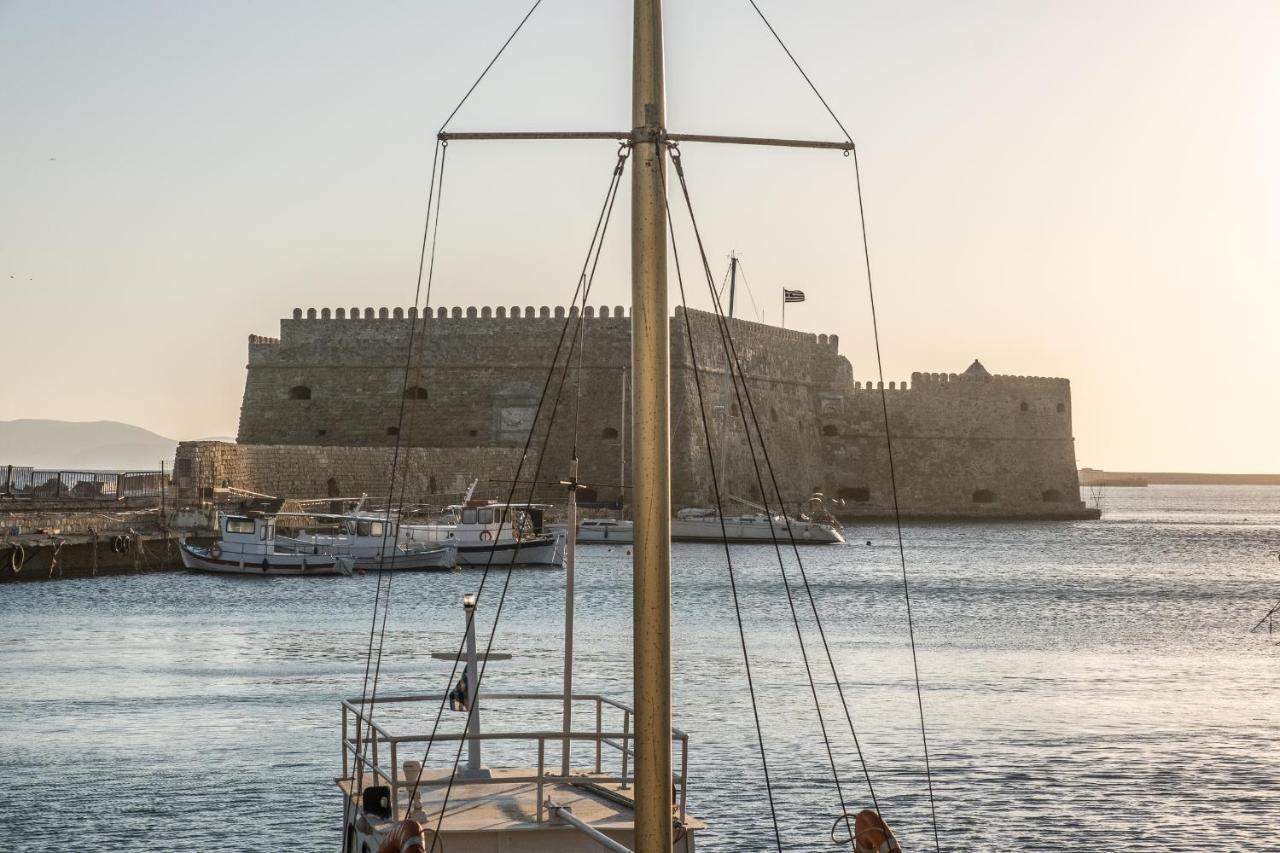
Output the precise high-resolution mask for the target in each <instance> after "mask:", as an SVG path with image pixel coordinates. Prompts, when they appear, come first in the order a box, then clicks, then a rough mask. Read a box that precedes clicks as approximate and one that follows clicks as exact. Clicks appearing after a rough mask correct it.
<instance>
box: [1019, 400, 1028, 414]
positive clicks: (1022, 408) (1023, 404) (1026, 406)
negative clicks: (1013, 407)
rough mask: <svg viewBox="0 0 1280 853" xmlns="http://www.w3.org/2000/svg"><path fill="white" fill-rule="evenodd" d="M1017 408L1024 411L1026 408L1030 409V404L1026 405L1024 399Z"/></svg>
mask: <svg viewBox="0 0 1280 853" xmlns="http://www.w3.org/2000/svg"><path fill="white" fill-rule="evenodd" d="M1018 408H1019V409H1021V410H1022V411H1024V412H1025V411H1026V410H1027V409H1030V408H1031V407H1030V406H1028V405H1027V404H1026V401H1025V400H1024V401H1023V403H1022V405H1021V406H1019V407H1018Z"/></svg>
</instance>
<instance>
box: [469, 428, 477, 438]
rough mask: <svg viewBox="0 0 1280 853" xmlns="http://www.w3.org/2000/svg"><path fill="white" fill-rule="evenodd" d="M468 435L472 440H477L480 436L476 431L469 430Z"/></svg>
mask: <svg viewBox="0 0 1280 853" xmlns="http://www.w3.org/2000/svg"><path fill="white" fill-rule="evenodd" d="M467 435H469V436H471V437H472V438H475V437H476V436H477V435H479V433H478V432H476V430H473V429H469V430H467Z"/></svg>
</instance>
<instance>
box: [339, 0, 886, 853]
mask: <svg viewBox="0 0 1280 853" xmlns="http://www.w3.org/2000/svg"><path fill="white" fill-rule="evenodd" d="M535 8H536V6H535ZM633 13H634V30H633V54H632V110H631V117H632V129H631V130H629V131H622V132H601V133H475V134H469V133H454V132H449V133H445V132H444V131H443V129H442V131H441V133H440V134H439V138H440V139H441V140H444V141H446V142H453V141H461V140H467V139H486V140H497V139H524V140H528V139H584V138H585V139H591V138H595V139H602V140H606V139H610V140H619V141H620V142H621V144H622V146H623V147H624V148H627V149H629V154H630V158H631V164H630V165H631V293H632V315H631V320H632V322H631V341H632V344H631V346H632V349H631V368H630V373H631V378H632V417H631V439H632V448H633V451H632V458H631V466H632V467H631V471H632V476H631V478H630V482H631V483H632V488H633V507H634V519H633V521H632V533H633V536H632V538H633V546H632V560H633V607H634V618H633V631H634V635H633V695H634V703H633V704H626V703H623V702H620V701H616V700H613V699H610V698H608V697H605V696H603V695H599V694H593V693H578V692H575V691H574V689H573V611H574V607H573V583H574V574H573V572H574V557H575V549H574V542H575V539H576V537H575V536H569V537H568V542H567V553H566V587H565V599H566V606H565V667H564V683H563V686H562V690H561V692H559V693H555V692H545V693H516V692H501V691H491V690H488V689H482V683H483V679H484V669H485V668H486V667H487V666H488V665H489V664H491V663H495V664H498V665H500V662H501V661H502V660H503V659H505V658H506V657H507V656H505V655H499V654H496V653H493V652H492V651H488V650H486V651H484V652H481V651H479V650H478V648H477V645H478V644H477V641H476V613H477V611H478V609H479V606H480V605H479V601H478V599H477V596H475V595H471V594H468V595H467V596H465V597H464V600H463V612H464V616H465V623H464V624H465V630H464V637H465V639H464V642H463V643H462V645H461V647H460V649H459V651H458V653H457V654H452V653H449V652H442V653H439V654H438V655H437V657H440V658H443V659H446V660H449V659H452V660H454V661H455V666H457V665H462V675H461V677H460V678H459V680H458V682H457V684H456V685H455V686H454V688H453V690H452V691H450V692H449V693H448V694H447V695H446V694H436V695H411V696H394V697H386V696H382V697H377V696H375V697H373V698H369V697H367V696H361V697H355V698H352V699H348V700H346V701H344V702H342V706H341V707H342V720H341V726H342V773H341V776H339V777H338V778H337V780H336V781H337V784H338V787H339V789H340V791H341V793H342V797H343V803H344V812H343V833H344V836H343V849H344V851H350V852H351V853H356V852H357V851H359V853H365V851H368V852H369V853H373V851H377V853H408V851H411V850H430V851H437V850H440V851H448V853H472V852H473V851H474V852H475V853H479V851H493V850H504V851H513V853H542V851H547V853H550V852H551V851H561V852H562V853H578V851H581V853H587V851H598V850H601V849H605V850H611V851H620V853H632V851H635V852H636V853H671V851H673V850H680V851H693V850H694V849H695V844H696V838H697V834H698V833H699V832H700V831H702V830H703V829H704V825H703V824H702V822H700V821H699V820H697V819H696V818H694V817H693V816H692V815H691V814H690V813H689V812H688V811H687V809H686V791H687V784H688V767H689V738H688V735H687V734H685V733H684V732H682V731H680V730H679V729H676V728H673V727H672V720H671V538H672V537H671V533H672V530H671V527H672V505H671V437H670V428H671V427H670V412H669V397H670V394H669V386H670V365H669V358H670V342H669V334H670V330H669V315H668V282H667V251H668V244H667V238H668V221H667V209H666V205H667V188H666V181H667V157H668V156H669V154H671V151H670V148H669V146H671V145H672V143H678V142H680V141H696V142H719V143H737V144H761V145H791V146H805V147H813V148H829V149H842V148H843V149H844V150H846V151H848V149H849V146H850V145H851V143H849V144H848V145H846V143H844V142H803V141H795V140H776V139H775V140H765V139H749V138H743V137H714V136H705V135H691V134H675V133H671V132H669V131H668V129H667V127H666V106H665V101H666V99H665V79H664V77H665V72H664V56H663V34H662V3H661V0H635V2H634V7H633ZM530 14H532V10H531V11H530ZM526 19H527V16H526ZM518 31H519V28H517V32H518ZM513 37H514V34H513ZM509 41H510V39H509V40H508V42H509ZM500 54H501V51H499V55H500ZM495 60H496V57H495ZM490 64H491V65H492V63H490ZM481 76H482V77H483V74H482V75H481ZM477 82H478V81H477ZM473 88H474V86H473ZM464 101H465V98H464ZM459 106H461V105H459ZM455 112H456V110H455ZM447 124H448V122H447V121H446V125H447ZM619 159H620V164H619V167H618V172H617V173H615V179H616V177H617V175H618V174H620V173H621V162H622V161H623V160H624V159H625V158H624V157H622V156H621V155H620V158H619ZM429 208H430V203H428V209H429ZM564 484H565V485H566V486H567V488H568V492H569V496H570V499H569V507H570V511H569V529H570V530H576V529H577V518H576V499H575V497H574V495H575V494H576V490H577V489H578V487H579V484H578V483H577V460H576V459H574V460H571V464H570V474H569V478H568V480H566V481H564ZM508 577H509V575H508ZM499 606H500V605H499ZM490 638H491V639H492V633H491V634H490ZM446 702H447V703H448V704H449V705H450V706H452V707H453V708H454V709H458V710H465V711H466V714H467V716H466V723H465V727H464V731H463V732H461V733H449V734H445V733H441V732H440V731H439V729H438V727H433V728H432V729H431V731H430V732H422V731H404V730H401V729H400V728H399V723H400V721H401V720H404V719H406V718H408V717H410V716H412V715H411V714H410V713H409V712H410V709H411V708H410V706H413V705H418V706H420V707H425V709H426V710H427V711H428V713H429V712H430V710H431V709H433V708H434V707H436V704H437V703H439V706H440V707H441V709H443V707H444V703H446ZM482 702H483V703H484V704H486V705H487V704H489V703H502V704H503V705H504V706H506V705H514V704H525V705H537V704H541V705H544V706H546V705H550V706H551V707H556V706H559V707H560V708H561V710H562V714H561V719H562V727H561V729H560V730H558V731H546V730H538V731H510V730H505V729H504V730H503V731H501V732H498V733H488V734H486V733H485V732H484V731H483V730H482V728H481V713H480V709H481V705H482ZM582 706H586V707H587V708H588V709H589V710H590V711H592V712H594V713H593V714H591V717H593V718H594V725H591V726H587V727H584V728H575V727H574V724H573V720H574V711H575V709H577V708H581V707H582ZM388 707H394V709H395V710H394V714H390V715H388V714H387V709H388ZM375 712H376V715H375ZM375 716H376V718H375ZM388 717H390V718H391V721H388ZM436 719H437V721H438V720H439V715H438V714H437V717H436ZM575 745H580V746H582V747H585V748H584V749H580V750H577V751H575V749H574V746H575ZM433 746H436V747H439V748H440V749H442V750H445V751H446V752H452V750H453V749H456V750H457V755H458V757H461V754H462V751H463V747H464V746H465V748H466V752H467V756H466V761H465V762H459V761H458V760H457V759H455V761H454V763H453V765H452V766H446V767H443V768H438V769H437V768H432V767H426V766H424V763H425V762H423V761H418V760H416V758H415V757H416V756H417V755H418V754H421V753H422V751H423V749H424V747H425V748H426V752H427V754H428V755H429V754H430V751H431V748H432V747H433ZM499 746H501V747H502V750H503V752H504V753H505V754H511V753H513V752H522V753H523V754H524V755H526V756H529V757H530V758H531V760H529V761H528V762H527V763H524V764H523V765H521V764H515V765H514V766H508V767H494V766H489V765H487V764H486V763H485V761H484V753H485V752H486V751H489V750H495V749H496V748H497V747H499ZM584 752H585V753H587V754H588V756H589V757H588V760H587V761H586V762H585V763H577V759H580V758H581V756H582V754H583V753H584ZM557 753H558V756H557V755H556V754H557ZM437 754H438V753H437ZM673 756H674V757H675V758H676V759H677V760H678V761H679V766H678V767H674V766H673ZM556 757H558V760H555V758H556ZM845 819H846V821H847V822H848V827H849V836H850V837H849V843H850V844H851V846H853V847H854V849H855V850H858V851H870V850H877V851H891V850H897V849H899V848H898V846H897V842H896V841H895V840H894V839H893V835H892V833H891V832H890V831H889V830H888V828H887V826H885V825H884V823H883V821H881V820H880V818H879V816H878V815H877V814H875V813H874V812H863V813H861V814H859V815H858V816H857V819H856V821H850V820H849V816H848V815H845Z"/></svg>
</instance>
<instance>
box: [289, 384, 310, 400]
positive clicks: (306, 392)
mask: <svg viewBox="0 0 1280 853" xmlns="http://www.w3.org/2000/svg"><path fill="white" fill-rule="evenodd" d="M289 399H290V400H310V399H311V389H310V388H308V387H307V386H306V385H294V386H293V387H292V388H290V389H289Z"/></svg>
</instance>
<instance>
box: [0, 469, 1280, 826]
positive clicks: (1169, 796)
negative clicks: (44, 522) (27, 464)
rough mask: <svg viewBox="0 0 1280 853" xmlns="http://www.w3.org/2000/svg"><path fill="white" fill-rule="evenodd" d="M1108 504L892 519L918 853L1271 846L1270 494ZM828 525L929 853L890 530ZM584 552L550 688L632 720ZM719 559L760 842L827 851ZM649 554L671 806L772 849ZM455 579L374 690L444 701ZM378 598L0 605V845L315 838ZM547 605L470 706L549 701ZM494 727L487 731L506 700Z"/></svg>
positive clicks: (830, 712)
mask: <svg viewBox="0 0 1280 853" xmlns="http://www.w3.org/2000/svg"><path fill="white" fill-rule="evenodd" d="M1102 500H1103V507H1104V510H1105V511H1106V514H1105V516H1104V518H1103V519H1102V520H1101V521H1096V522H1081V523H1066V524H1038V523H1037V524H1008V525H969V524H966V525H927V526H910V527H908V528H907V529H906V531H905V537H906V557H907V567H908V570H909V572H910V574H911V579H912V601H913V605H914V610H915V620H916V640H917V644H918V647H919V664H920V678H921V682H922V687H923V697H924V704H925V713H926V718H927V723H928V736H929V744H930V749H931V756H932V762H933V788H934V795H935V800H936V805H937V822H938V828H939V832H940V834H941V838H942V847H943V849H948V850H975V849H976V850H994V849H1002V848H1003V849H1020V850H1063V849H1106V850H1109V851H1117V850H1121V851H1124V850H1133V851H1139V850H1141V851H1151V850H1186V851H1192V850H1195V851H1201V850H1206V849H1214V850H1228V849H1230V850H1254V851H1256V850H1280V646H1277V645H1272V644H1271V642H1269V640H1268V638H1267V636H1266V635H1265V633H1264V634H1250V633H1249V628H1250V627H1251V626H1252V625H1253V623H1254V622H1256V621H1257V620H1258V619H1259V618H1260V617H1261V615H1262V614H1263V613H1264V612H1265V611H1266V610H1267V609H1268V608H1269V607H1270V606H1271V605H1272V604H1273V603H1274V602H1275V601H1276V599H1277V598H1280V562H1278V559H1277V552H1280V489H1277V488H1269V487H1231V488H1227V487H1222V488H1218V487H1152V488H1146V489H1108V490H1105V492H1104V494H1103V497H1102ZM848 533H849V537H850V540H851V544H849V545H848V546H845V547H832V548H810V549H805V550H804V551H803V552H802V554H803V557H804V560H805V569H806V571H807V573H808V575H809V578H810V581H811V585H812V588H813V593H814V596H815V598H816V600H817V602H818V607H819V610H820V613H821V615H822V618H823V622H824V625H825V627H826V630H827V636H828V638H829V639H830V640H831V643H832V649H833V652H834V655H835V658H836V664H837V667H838V669H839V672H840V676H841V679H842V681H843V683H844V686H845V692H846V695H847V697H848V699H849V703H850V711H851V713H852V716H853V720H854V723H855V725H856V728H857V733H858V736H859V738H860V739H861V742H862V747H863V751H864V752H865V755H866V758H867V765H868V769H869V771H870V776H871V781H872V784H873V785H874V788H875V793H876V795H877V796H878V798H879V801H880V805H881V808H882V811H883V813H884V814H885V816H886V817H887V818H888V820H889V821H890V823H891V824H892V825H893V826H894V827H895V828H896V829H897V830H898V831H899V834H900V835H901V836H903V837H904V840H905V841H906V843H907V846H908V849H916V850H923V849H932V846H933V836H932V828H931V822H930V810H929V803H928V796H927V786H926V777H925V773H924V762H923V756H922V751H921V745H920V735H919V718H918V716H917V709H916V694H915V687H914V682H913V679H912V667H911V658H910V654H909V648H908V641H907V625H906V621H905V609H904V606H903V597H902V588H901V575H900V568H899V565H898V551H897V547H896V544H895V541H894V538H893V535H892V531H891V530H890V529H889V528H887V527H879V526H877V527H857V528H850V530H849V531H848ZM867 542H870V544H869V545H868V544H866V543H867ZM580 553H582V557H581V560H580V567H579V577H578V590H579V595H578V623H577V645H578V650H579V655H578V664H577V669H576V672H577V680H576V685H575V687H576V688H577V689H578V690H579V691H585V692H604V693H607V694H610V695H613V696H616V697H618V698H620V699H623V700H627V699H628V698H629V694H630V677H629V660H630V629H631V608H630V577H629V560H628V558H627V556H626V554H625V551H624V550H623V549H616V550H610V549H607V548H604V547H584V548H583V549H582V551H581V552H580ZM734 557H735V562H736V563H738V565H739V572H740V574H739V593H740V595H741V597H742V601H743V611H744V615H745V621H746V627H747V642H748V646H749V649H750V653H751V665H752V671H753V675H754V677H755V685H756V690H757V698H758V701H759V703H760V706H761V712H762V713H761V716H762V719H763V721H764V725H765V746H766V751H767V757H768V761H769V770H770V775H771V777H772V780H773V789H774V798H775V801H776V807H777V815H778V822H779V826H780V828H781V833H782V841H783V847H784V848H785V849H787V850H829V849H835V848H834V847H833V846H832V845H831V843H830V842H829V841H828V840H827V833H828V829H829V827H830V824H831V822H832V821H833V820H834V819H835V816H836V815H837V814H838V813H839V799H838V797H837V794H836V791H835V787H834V785H833V782H832V774H831V769H830V765H829V763H828V761H827V758H826V753H825V750H824V748H823V745H822V740H821V736H820V733H819V727H818V717H817V714H816V712H815V710H814V706H813V701H812V697H811V695H810V693H809V689H808V685H807V681H806V679H805V674H804V666H803V663H802V662H801V658H800V652H799V647H798V645H797V642H796V634H795V629H794V628H793V627H792V623H791V617H790V615H789V610H788V607H787V600H786V595H785V592H784V589H783V586H782V581H781V579H780V576H779V571H778V567H777V564H776V562H775V558H774V555H773V552H772V550H771V549H768V548H735V549H734ZM674 559H675V564H676V566H675V578H674V595H675V637H674V647H675V651H674V657H675V683H674V693H675V703H676V705H675V707H676V724H677V725H678V726H680V727H682V728H684V729H686V730H687V731H688V732H689V734H690V737H691V742H692V747H691V756H690V763H691V766H690V777H691V783H690V794H689V797H690V809H691V811H692V812H694V813H695V814H697V815H698V816H699V817H701V818H703V819H705V820H707V822H708V823H709V824H710V828H709V829H708V831H707V832H706V833H705V834H703V835H702V836H700V843H699V849H703V850H708V851H742V850H767V849H770V848H771V847H772V846H773V844H772V837H773V836H772V825H771V822H770V817H769V806H768V800H767V798H766V795H765V788H764V777H763V775H762V772H761V769H760V757H759V750H758V748H757V746H756V741H755V733H754V729H753V727H752V724H751V719H752V718H751V709H750V701H749V697H748V694H747V686H746V681H745V678H744V677H743V668H742V656H741V650H740V647H739V645H738V639H737V632H736V628H735V624H734V617H733V609H732V604H731V598H730V590H729V583H728V577H727V574H726V571H725V566H724V557H723V552H722V551H721V550H719V549H717V548H716V547H714V546H677V547H676V549H675V554H674ZM788 571H789V572H790V573H791V575H792V577H793V578H798V571H797V569H796V567H795V566H794V565H793V564H792V562H791V561H790V560H788ZM502 580H503V574H502V573H500V572H494V573H493V575H492V576H491V578H490V581H489V587H488V588H487V589H486V592H485V594H484V596H483V598H482V602H481V608H482V614H484V615H485V616H486V617H492V614H493V611H494V608H495V607H496V594H497V592H498V589H499V587H500V586H501V581H502ZM479 581H480V573H479V572H475V571H468V572H461V573H456V574H443V575H401V576H398V577H396V578H395V579H394V583H393V587H392V596H393V598H392V609H391V617H390V622H389V625H388V628H387V637H386V653H385V655H384V660H383V667H382V681H381V686H380V692H383V693H407V692H423V691H432V692H435V691H439V690H441V689H442V688H444V687H445V686H446V684H445V679H446V677H447V675H448V670H449V664H447V663H441V662H440V661H436V660H432V659H431V657H430V653H431V652H433V651H445V650H454V649H456V647H457V643H458V638H459V631H460V628H461V626H462V612H461V607H460V606H459V605H460V599H461V596H462V594H463V593H464V592H466V591H471V590H473V589H474V588H475V587H476V586H477V584H478V583H479ZM374 587H375V579H374V578H373V577H364V578H352V579H342V578H337V579H320V578H316V579H307V580H299V579H269V580H252V579H249V580H244V579H241V580H236V579H221V578H215V577H205V576H197V575H193V574H167V575H157V576H150V577H145V576H139V577H116V578H102V579H97V580H85V581H65V582H56V583H33V584H21V585H9V586H4V587H0V684H2V685H3V687H2V688H0V778H3V779H4V780H5V786H6V789H7V795H6V797H5V798H4V802H5V805H4V806H3V807H0V848H2V849H5V850H10V849H11V850H55V849H71V847H72V846H74V845H78V844H83V845H85V849H94V850H155V851H160V850H166V851H167V850H173V849H181V850H200V851H213V850H263V851H266V850H277V849H294V850H317V851H321V850H333V849H336V847H337V846H338V844H339V837H340V830H339V826H340V823H341V817H340V800H339V797H338V795H337V793H336V790H335V788H334V786H333V781H332V780H333V777H334V776H335V775H337V774H338V771H339V768H340V765H339V752H338V738H339V730H338V724H339V715H338V705H337V699H338V698H339V697H348V696H358V695H359V693H360V686H361V677H362V674H363V671H364V653H365V648H366V642H367V638H368V631H369V620H370V615H371V607H372V603H373V594H374ZM797 593H798V595H799V596H800V597H801V599H803V591H802V590H797ZM562 602H563V575H562V574H560V573H557V572H546V571H526V572H518V573H515V574H514V575H513V576H512V578H511V584H510V589H509V593H508V596H507V601H506V606H505V610H504V612H503V614H502V619H501V621H500V624H499V628H498V634H497V640H496V642H495V649H496V650H501V651H506V652H511V653H512V654H514V656H515V658H514V660H512V661H510V662H503V663H494V664H492V666H491V668H490V672H489V675H488V676H487V681H486V687H488V688H491V689H495V690H497V689H504V690H557V689H558V688H559V677H560V654H561V645H560V630H561V621H560V620H561V617H562ZM801 604H803V605H804V607H803V609H802V612H801V616H802V619H801V624H802V628H803V630H804V636H805V639H806V643H807V644H808V648H809V651H810V655H811V657H812V658H813V659H814V662H815V672H816V673H817V674H818V675H819V676H821V678H820V684H819V688H820V691H821V695H822V698H823V703H824V707H823V713H824V717H825V719H826V721H827V725H828V729H829V731H830V732H831V736H832V741H833V748H834V750H835V754H836V758H837V769H838V771H839V776H840V782H841V784H842V787H843V790H844V793H845V797H846V799H847V800H848V801H849V803H850V805H851V807H855V808H856V807H861V806H863V805H866V804H868V803H869V793H868V788H867V782H866V778H865V777H864V775H863V773H862V770H861V767H860V765H859V763H858V761H857V758H856V756H855V754H854V752H853V748H852V742H851V738H850V733H849V725H848V723H847V722H846V721H845V718H844V715H843V712H842V711H841V710H840V708H839V704H838V700H837V699H836V698H835V696H834V691H833V690H832V689H831V688H830V678H829V670H827V669H826V665H825V659H824V658H823V657H822V653H821V647H820V646H819V645H818V644H817V640H816V633H815V631H814V628H813V620H812V616H811V615H810V614H809V613H808V609H807V599H805V600H798V602H797V605H798V606H800V605H801ZM1277 627H1278V628H1280V624H1278V626H1277ZM482 628H485V629H487V624H485V625H483V626H482ZM1276 639H1277V640H1280V634H1278V635H1277V637H1276ZM491 710H492V713H490V714H489V716H488V718H487V719H486V723H489V722H492V723H493V724H494V725H498V726H500V725H501V723H502V721H501V720H499V719H498V716H499V713H498V712H502V711H505V710H507V709H504V708H494V709H491ZM459 716H460V715H459ZM582 717H584V718H585V719H583V720H582V723H583V727H584V728H585V727H588V726H589V725H591V724H594V719H592V717H591V715H589V714H588V713H586V711H585V709H584V710H583V712H582ZM557 720H558V717H557V715H556V714H555V713H554V712H552V713H547V714H543V715H542V716H540V717H537V718H536V719H531V718H524V719H522V720H521V723H523V724H533V725H537V726H538V727H546V728H554V727H555V726H556V725H557ZM408 725H409V720H408V719H407V718H404V717H403V716H402V717H399V718H397V719H396V720H395V729H396V730H399V729H402V728H404V727H405V726H408ZM414 727H416V726H414ZM450 757H451V756H450ZM501 757H502V756H491V758H494V759H495V762H494V763H498V761H497V760H496V759H498V758H501ZM432 760H433V761H434V760H435V758H434V754H433V759H432ZM524 760H526V761H531V760H532V758H531V757H528V756H526V757H525V759H524ZM587 760H588V755H587V753H586V752H584V753H583V754H582V755H581V756H580V758H579V762H580V763H585V762H586V761H587ZM843 849H847V848H843Z"/></svg>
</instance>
